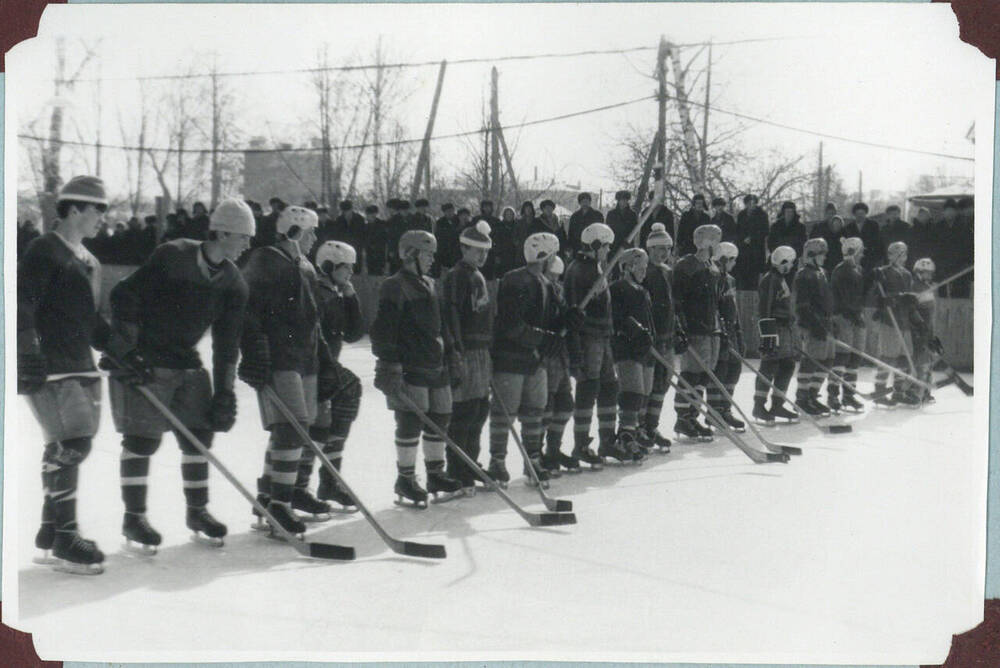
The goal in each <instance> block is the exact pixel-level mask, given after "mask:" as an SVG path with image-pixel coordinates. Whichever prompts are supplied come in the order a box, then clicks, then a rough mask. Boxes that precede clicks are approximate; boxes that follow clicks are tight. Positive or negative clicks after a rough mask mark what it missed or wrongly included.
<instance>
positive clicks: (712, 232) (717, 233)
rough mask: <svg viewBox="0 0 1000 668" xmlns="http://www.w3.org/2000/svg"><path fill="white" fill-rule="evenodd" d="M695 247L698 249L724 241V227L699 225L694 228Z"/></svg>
mask: <svg viewBox="0 0 1000 668" xmlns="http://www.w3.org/2000/svg"><path fill="white" fill-rule="evenodd" d="M693 237H694V247H695V248H697V249H698V250H701V249H703V248H711V247H712V246H717V245H718V244H719V242H720V241H722V228H720V227H719V226H718V225H711V224H709V225H699V226H698V227H696V228H695V229H694V235H693Z"/></svg>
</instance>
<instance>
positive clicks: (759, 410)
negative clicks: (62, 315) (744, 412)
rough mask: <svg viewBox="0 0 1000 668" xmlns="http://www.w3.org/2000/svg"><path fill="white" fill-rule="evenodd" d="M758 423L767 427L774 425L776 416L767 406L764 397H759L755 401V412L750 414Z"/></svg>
mask: <svg viewBox="0 0 1000 668" xmlns="http://www.w3.org/2000/svg"><path fill="white" fill-rule="evenodd" d="M750 417H752V418H753V419H754V420H755V421H756V422H757V424H761V425H764V426H765V427H773V426H774V416H773V415H771V411H769V410H767V406H766V405H764V400H763V399H758V400H756V401H754V402H753V412H752V413H751V414H750Z"/></svg>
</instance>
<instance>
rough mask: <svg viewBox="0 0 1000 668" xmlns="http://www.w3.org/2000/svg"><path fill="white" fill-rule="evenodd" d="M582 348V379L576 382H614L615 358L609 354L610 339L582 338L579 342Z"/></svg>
mask: <svg viewBox="0 0 1000 668" xmlns="http://www.w3.org/2000/svg"><path fill="white" fill-rule="evenodd" d="M580 345H581V346H582V347H583V368H582V369H581V374H582V376H583V377H582V378H578V379H577V380H601V381H603V382H614V380H615V358H614V355H613V354H612V352H611V339H608V338H598V337H592V336H584V337H583V339H582V340H581V341H580Z"/></svg>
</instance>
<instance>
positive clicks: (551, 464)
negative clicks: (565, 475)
mask: <svg viewBox="0 0 1000 668" xmlns="http://www.w3.org/2000/svg"><path fill="white" fill-rule="evenodd" d="M542 468H544V469H545V471H546V472H547V473H548V474H549V478H559V477H560V476H562V469H561V468H560V466H559V454H558V453H556V454H549V453H545V454H544V455H542Z"/></svg>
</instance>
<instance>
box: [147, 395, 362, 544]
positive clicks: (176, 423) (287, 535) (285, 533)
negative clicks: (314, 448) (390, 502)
mask: <svg viewBox="0 0 1000 668" xmlns="http://www.w3.org/2000/svg"><path fill="white" fill-rule="evenodd" d="M134 387H135V389H137V390H138V391H139V393H140V394H141V395H142V396H144V397H146V400H147V401H149V403H151V404H153V407H154V408H155V409H156V410H158V411H159V412H160V413H162V414H163V417H165V418H167V421H168V422H169V423H170V424H171V425H172V426H173V428H174V429H176V430H177V431H178V432H180V433H181V435H182V436H184V438H186V439H187V440H188V441H189V442H190V443H191V444H192V445H193V446H194V447H195V448H196V449H197V450H198V452H200V453H201V456H202V457H204V458H205V459H207V460H208V461H210V462H211V463H212V465H213V466H215V468H217V469H219V471H220V472H221V473H222V475H223V476H224V477H225V478H226V480H228V481H229V482H230V483H231V484H232V485H233V487H235V488H236V489H237V491H239V493H240V494H242V495H243V497H244V498H245V499H246V500H247V501H249V502H250V505H252V506H253V507H254V509H255V510H256V511H257V512H258V513H260V514H261V516H263V517H265V518H267V520H268V522H269V523H270V525H271V528H272V529H274V530H275V531H277V532H278V533H279V534H280V535H281V537H282V538H284V539H285V542H286V543H288V544H289V545H291V546H292V547H293V548H295V551H296V552H298V553H299V554H301V555H302V556H304V557H313V558H315V559H337V560H340V561H350V560H352V559H354V548H353V547H349V546H346V545H334V544H333V543H318V542H312V541H307V540H304V539H301V538H299V537H298V536H296V535H295V534H293V533H292V532H291V531H289V530H288V529H286V528H285V527H283V526H281V523H280V522H278V520H276V519H274V516H273V515H272V514H271V513H270V512H268V510H267V508H265V507H264V506H263V505H262V504H261V503H260V502H259V501H257V498H256V497H255V496H254V495H253V494H251V493H250V492H249V491H247V488H246V487H244V486H243V485H242V484H241V483H240V481H239V480H237V479H236V477H235V476H234V475H233V474H232V473H230V471H229V469H227V468H226V467H225V466H224V465H223V464H222V462H220V461H219V460H218V459H217V458H216V456H215V455H213V454H212V453H211V451H210V450H209V449H208V448H206V447H205V445H204V444H203V443H202V442H201V441H200V440H198V439H197V438H196V437H195V435H194V434H192V433H191V430H190V429H188V428H187V427H186V426H184V423H183V422H181V421H180V419H179V418H178V417H177V416H176V415H174V414H173V412H172V411H171V410H170V409H169V408H167V407H166V406H164V405H163V402H162V401H160V400H159V399H158V398H157V396H156V395H155V394H153V392H152V391H151V390H150V389H149V388H148V387H145V386H143V385H136V386H134Z"/></svg>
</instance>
